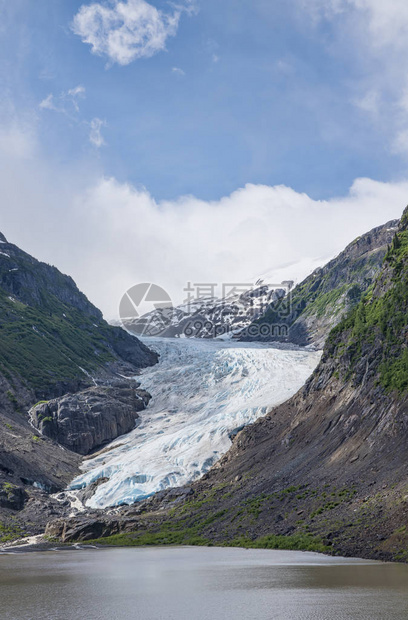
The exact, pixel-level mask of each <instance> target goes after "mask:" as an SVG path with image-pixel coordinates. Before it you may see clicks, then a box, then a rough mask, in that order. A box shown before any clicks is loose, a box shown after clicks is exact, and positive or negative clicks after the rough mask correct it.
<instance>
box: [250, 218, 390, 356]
mask: <svg viewBox="0 0 408 620" xmlns="http://www.w3.org/2000/svg"><path fill="white" fill-rule="evenodd" d="M397 225H398V221H397V220H393V221H391V222H387V224H384V225H383V226H379V227H378V228H374V229H373V230H371V231H370V232H368V233H367V234H365V235H362V236H361V237H359V238H358V239H356V240H355V241H353V242H352V243H351V244H350V245H349V246H347V248H346V249H345V250H344V251H343V252H341V254H339V256H337V257H336V258H335V259H333V260H332V261H330V262H329V263H328V264H327V265H325V266H324V267H321V268H319V269H317V270H316V271H314V272H313V273H312V274H311V275H310V276H309V277H307V278H306V279H305V280H304V281H303V282H301V283H300V284H299V285H298V286H296V287H295V288H294V289H293V291H292V292H291V293H290V294H289V296H288V298H287V299H286V303H285V304H282V303H281V300H278V301H275V302H274V303H272V304H271V305H270V307H269V308H268V309H267V311H266V313H265V314H264V315H263V316H261V317H259V318H257V319H255V321H254V322H253V323H252V324H251V325H250V326H248V327H247V328H246V329H245V330H244V331H243V333H242V334H241V336H240V339H241V340H262V341H268V342H273V341H275V342H276V341H280V342H292V343H294V344H297V345H300V346H305V345H309V344H313V345H314V346H316V347H317V348H322V347H323V345H324V342H325V340H326V337H327V335H328V334H329V332H330V330H331V329H332V328H333V327H334V326H335V325H337V323H338V322H339V321H340V319H341V318H342V317H343V316H344V314H345V313H347V312H348V311H349V310H350V309H351V308H352V307H354V306H356V304H357V303H358V302H359V301H360V299H361V297H362V296H363V295H364V293H365V291H366V290H367V289H368V288H369V286H371V284H372V283H373V282H374V280H375V278H376V277H377V275H378V273H379V270H380V268H381V264H382V262H383V259H384V256H385V254H386V252H387V249H388V246H389V245H390V243H391V242H392V239H393V237H394V234H395V232H396V229H397Z"/></svg>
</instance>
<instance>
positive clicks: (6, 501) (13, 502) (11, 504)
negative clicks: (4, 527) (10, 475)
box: [0, 483, 28, 510]
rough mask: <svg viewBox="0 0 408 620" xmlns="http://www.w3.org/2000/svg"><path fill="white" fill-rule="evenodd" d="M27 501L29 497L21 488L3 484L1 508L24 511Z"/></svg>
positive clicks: (0, 493) (0, 500) (0, 497)
mask: <svg viewBox="0 0 408 620" xmlns="http://www.w3.org/2000/svg"><path fill="white" fill-rule="evenodd" d="M27 499H28V495H27V493H26V492H25V491H24V489H23V488H21V487H17V486H15V485H14V484H10V483H3V485H2V486H0V506H1V507H2V508H8V509H10V510H22V509H23V508H24V504H25V502H26V500H27Z"/></svg>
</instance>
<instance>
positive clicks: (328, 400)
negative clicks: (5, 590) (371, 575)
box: [48, 209, 408, 561]
mask: <svg viewBox="0 0 408 620" xmlns="http://www.w3.org/2000/svg"><path fill="white" fill-rule="evenodd" d="M407 336H408V209H407V210H406V211H405V212H404V214H403V217H402V219H401V222H400V224H399V226H398V230H397V233H396V235H395V236H394V238H393V240H392V242H391V244H390V248H389V249H388V251H387V252H386V255H385V257H384V261H383V266H382V268H381V271H380V273H379V275H378V277H377V278H376V280H375V282H373V284H372V285H371V287H370V288H369V289H368V290H367V292H366V293H365V294H364V295H363V296H362V298H361V299H360V301H359V302H358V303H357V304H356V305H355V306H354V307H353V308H352V309H351V310H350V311H349V312H348V313H347V315H346V316H345V317H344V318H343V319H342V320H341V321H340V322H339V323H338V325H337V326H336V327H335V328H334V329H333V330H332V331H331V333H330V335H329V337H328V339H327V342H326V345H325V348H324V352H323V356H322V359H321V362H320V363H319V365H318V367H317V369H316V371H315V372H314V374H313V375H312V377H311V378H310V379H309V380H308V382H307V383H306V385H305V386H304V387H303V388H302V389H301V390H300V391H299V392H298V393H297V394H296V395H295V396H294V397H293V398H291V399H290V400H289V401H287V402H286V403H284V404H283V405H280V406H278V407H276V408H274V409H272V410H271V411H269V413H268V414H267V415H266V416H265V417H263V418H261V419H259V420H258V421H257V422H256V423H254V424H253V425H251V426H248V427H247V428H245V429H243V430H242V431H240V432H239V433H238V434H237V436H236V437H235V439H234V442H233V446H232V448H231V449H230V451H229V452H228V453H227V454H226V455H225V456H224V457H223V458H222V459H221V460H220V461H219V462H218V463H217V465H216V466H215V467H213V468H212V469H211V470H210V472H209V473H207V474H206V475H205V476H204V477H203V478H202V479H201V480H200V481H198V482H196V483H194V484H193V485H190V486H189V487H185V488H181V489H173V490H169V491H164V492H161V493H159V494H157V495H156V496H154V497H153V498H151V499H149V500H147V501H146V502H145V503H144V504H143V503H142V504H139V505H137V506H135V507H129V508H126V509H123V510H122V512H121V513H120V512H119V513H117V514H115V515H101V514H99V515H98V514H96V513H95V514H93V515H91V516H88V517H87V519H86V518H85V517H79V516H78V517H77V518H76V519H73V520H70V521H66V520H65V521H57V522H54V523H51V524H50V525H49V527H48V532H49V533H54V534H56V535H59V536H61V537H62V538H63V539H65V540H72V539H79V540H81V539H89V538H96V537H98V536H109V535H113V537H112V538H109V537H108V538H106V539H105V540H104V542H106V543H116V544H131V545H138V544H153V543H156V544H182V543H186V544H227V545H243V546H249V547H251V546H252V547H253V546H254V547H269V548H287V549H309V550H317V551H326V552H331V553H336V554H341V555H346V556H360V557H367V558H376V559H384V560H399V561H408V529H407V519H408V457H407V455H408V346H407Z"/></svg>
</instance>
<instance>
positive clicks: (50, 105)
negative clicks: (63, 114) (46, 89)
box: [39, 94, 56, 110]
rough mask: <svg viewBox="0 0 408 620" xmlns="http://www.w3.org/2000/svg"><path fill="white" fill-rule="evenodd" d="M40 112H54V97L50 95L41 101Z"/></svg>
mask: <svg viewBox="0 0 408 620" xmlns="http://www.w3.org/2000/svg"><path fill="white" fill-rule="evenodd" d="M39 107H40V108H41V110H56V107H55V104H54V95H52V94H50V95H48V96H47V97H46V98H45V99H43V100H42V101H41V103H40V106H39Z"/></svg>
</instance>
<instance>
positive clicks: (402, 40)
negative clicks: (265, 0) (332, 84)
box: [298, 0, 408, 155]
mask: <svg viewBox="0 0 408 620" xmlns="http://www.w3.org/2000/svg"><path fill="white" fill-rule="evenodd" d="M298 4H299V5H300V6H301V7H302V9H303V11H305V12H307V13H308V14H309V15H310V16H311V17H312V20H313V21H314V22H316V23H318V22H319V20H329V21H331V22H332V23H333V24H334V26H335V29H334V32H336V28H337V29H338V32H339V33H340V36H339V37H338V39H337V42H336V43H334V42H333V36H332V37H331V39H330V41H331V43H330V45H331V53H335V50H337V53H338V54H339V56H344V57H347V56H348V55H349V52H350V50H353V52H354V53H353V63H354V65H357V66H358V65H359V66H360V68H361V70H362V73H361V75H364V78H361V77H360V78H359V79H358V80H357V81H356V82H355V84H354V90H355V94H354V95H353V96H352V97H351V101H352V102H353V103H354V104H355V105H357V106H358V107H359V108H360V109H361V110H362V111H363V112H366V113H367V114H368V115H370V117H371V119H372V121H373V123H375V125H376V128H377V129H378V130H379V131H381V132H382V133H383V134H384V138H385V140H387V139H388V140H389V143H390V144H391V148H392V149H393V150H394V151H398V152H399V153H400V154H403V153H404V154H405V155H408V143H407V140H406V137H407V132H408V97H407V92H408V77H407V76H408V3H407V2H406V0H387V1H385V0H298ZM336 45H337V47H336ZM344 46H347V53H346V54H344V51H345V50H344ZM348 86H350V81H348V84H347V87H348Z"/></svg>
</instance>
